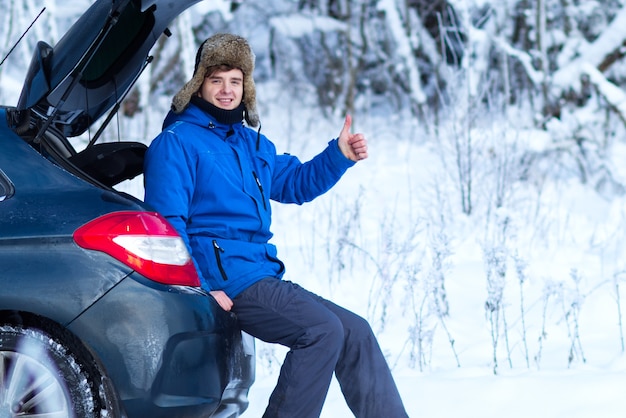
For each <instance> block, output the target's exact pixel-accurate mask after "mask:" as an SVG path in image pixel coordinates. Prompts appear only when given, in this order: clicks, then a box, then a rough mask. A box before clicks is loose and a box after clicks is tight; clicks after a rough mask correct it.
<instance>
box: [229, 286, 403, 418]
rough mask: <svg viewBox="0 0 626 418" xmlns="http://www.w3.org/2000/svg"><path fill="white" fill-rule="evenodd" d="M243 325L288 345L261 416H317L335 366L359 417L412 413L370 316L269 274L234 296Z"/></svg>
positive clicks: (262, 337)
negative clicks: (400, 393)
mask: <svg viewBox="0 0 626 418" xmlns="http://www.w3.org/2000/svg"><path fill="white" fill-rule="evenodd" d="M233 312H234V313H235V314H236V315H237V318H238V320H239V324H240V326H241V329H243V330H244V331H245V332H247V333H248V334H250V335H252V336H254V337H256V338H259V339H260V340H263V341H266V342H270V343H278V344H282V345H284V346H286V347H289V348H290V351H289V352H288V353H287V356H286V357H285V361H284V362H283V365H282V368H281V370H280V376H279V378H278V383H277V385H276V387H275V388H274V391H273V392H272V395H271V396H270V399H269V404H268V407H267V409H266V411H265V414H264V415H263V418H317V417H319V416H320V413H321V411H322V406H323V404H324V400H325V399H326V394H327V392H328V388H329V386H330V382H331V379H332V376H333V373H334V374H335V376H336V377H337V380H338V381H339V385H340V386H341V391H342V392H343V395H344V398H345V399H346V402H347V404H348V406H349V407H350V409H351V410H352V412H353V413H354V415H355V417H357V418H408V415H407V413H406V411H405V409H404V406H403V404H402V400H401V399H400V395H399V393H398V390H397V388H396V384H395V382H394V380H393V377H392V375H391V371H390V370H389V366H388V365H387V362H386V360H385V358H384V356H383V354H382V352H381V349H380V347H379V345H378V341H377V340H376V337H375V336H374V333H373V332H372V329H371V327H370V325H369V324H368V322H367V321H366V320H365V319H363V318H361V317H360V316H358V315H356V314H354V313H352V312H350V311H348V310H347V309H344V308H342V307H340V306H338V305H336V304H334V303H332V302H330V301H328V300H326V299H323V298H321V297H320V296H317V295H315V294H314V293H311V292H309V291H307V290H305V289H304V288H302V287H300V286H298V285H297V284H294V283H292V282H289V281H283V280H279V279H275V278H268V279H264V280H261V281H260V282H257V283H255V284H254V285H252V286H251V287H249V288H248V289H246V290H244V291H243V292H242V293H241V294H240V295H238V296H237V297H236V298H235V299H234V306H233Z"/></svg>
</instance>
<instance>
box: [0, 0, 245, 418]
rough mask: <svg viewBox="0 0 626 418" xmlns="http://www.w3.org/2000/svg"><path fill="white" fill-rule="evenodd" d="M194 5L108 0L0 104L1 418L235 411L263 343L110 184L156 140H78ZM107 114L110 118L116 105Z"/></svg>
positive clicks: (170, 238)
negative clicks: (80, 143) (80, 144)
mask: <svg viewBox="0 0 626 418" xmlns="http://www.w3.org/2000/svg"><path fill="white" fill-rule="evenodd" d="M197 1H198V0H187V1H185V0H176V1H171V0H151V1H147V0H144V1H140V0H122V1H111V0H99V1H97V2H95V3H94V4H93V5H92V6H91V7H90V8H89V9H88V10H87V11H86V12H85V14H84V15H83V16H82V17H81V18H80V19H79V20H78V21H77V22H76V23H75V25H73V26H72V27H71V28H70V29H69V30H68V32H67V33H66V35H65V36H64V37H63V38H62V39H61V40H60V41H59V42H58V43H57V44H56V45H55V46H54V47H51V46H50V45H48V44H46V43H44V42H40V43H39V44H38V47H37V50H36V51H35V52H34V55H33V60H32V63H31V65H30V68H29V69H28V73H27V75H26V80H25V84H24V88H23V91H22V94H21V96H20V98H19V100H18V101H17V105H16V106H4V107H0V417H2V418H4V417H18V416H20V417H28V416H46V417H55V418H65V417H77V418H78V417H79V418H84V417H87V418H89V417H123V416H128V417H237V416H239V415H240V414H241V413H242V412H243V411H244V410H245V409H246V407H247V405H248V399H247V395H248V390H249V388H250V385H251V384H252V382H253V380H254V342H253V340H252V338H251V337H249V336H247V335H245V334H242V333H241V331H240V330H239V329H238V327H237V324H236V320H235V318H234V317H233V316H232V315H231V314H229V313H227V312H225V311H223V310H221V309H220V308H219V307H218V306H217V304H216V303H215V301H214V300H213V299H212V298H211V297H210V296H209V295H208V294H207V293H206V292H205V291H203V290H202V289H201V288H200V282H199V279H198V276H197V274H196V272H195V269H194V266H193V262H192V260H191V258H190V256H189V253H188V252H187V249H186V247H185V244H184V242H183V241H182V239H181V238H180V236H178V234H177V233H176V232H175V230H174V229H173V228H172V227H171V225H169V223H168V222H167V221H166V220H165V219H164V218H163V217H161V216H160V215H159V214H158V213H155V212H154V211H152V210H151V209H150V208H149V207H147V206H146V205H145V204H144V203H143V202H142V201H140V200H138V199H136V198H134V197H132V196H129V195H127V194H124V193H120V192H118V191H116V190H115V189H113V187H114V186H115V185H117V184H118V183H119V182H121V181H123V180H126V179H130V178H133V177H135V176H137V175H139V174H141V172H142V169H143V168H142V165H143V155H144V153H145V150H146V146H145V145H143V144H141V143H135V142H115V143H99V142H98V141H97V139H98V137H99V135H97V134H96V135H95V136H94V138H93V139H92V141H91V142H90V143H89V145H88V146H87V147H84V148H83V149H81V150H80V151H79V152H78V151H77V150H76V149H75V148H74V146H73V145H72V141H71V140H70V138H71V137H74V136H78V135H81V134H82V133H83V132H85V131H86V130H87V129H88V128H89V127H90V126H91V125H92V124H93V123H94V122H95V121H96V120H98V119H100V118H101V117H103V116H104V114H105V113H107V112H115V111H116V110H117V106H118V104H119V101H120V100H121V99H122V98H123V97H124V95H125V93H126V92H128V91H129V89H130V88H131V86H132V85H133V83H134V82H135V80H136V79H137V77H138V76H139V74H140V73H141V71H142V69H143V68H144V67H145V66H146V65H148V63H149V61H150V58H149V57H148V53H149V50H150V48H151V47H152V45H153V44H154V43H155V42H156V40H157V38H158V37H159V36H161V34H162V33H163V32H164V31H166V26H167V25H168V24H169V23H170V22H171V21H172V20H173V19H174V18H175V17H176V16H177V15H178V14H180V13H181V12H182V11H183V10H185V9H186V8H188V7H189V6H191V5H192V4H194V3H196V2H197ZM110 114H112V113H110Z"/></svg>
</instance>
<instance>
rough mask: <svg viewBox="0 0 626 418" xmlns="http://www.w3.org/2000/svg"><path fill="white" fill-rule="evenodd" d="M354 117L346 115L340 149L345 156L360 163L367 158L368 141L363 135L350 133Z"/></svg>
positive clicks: (340, 138) (340, 135)
mask: <svg viewBox="0 0 626 418" xmlns="http://www.w3.org/2000/svg"><path fill="white" fill-rule="evenodd" d="M351 126H352V116H350V115H346V120H345V122H344V124H343V128H342V129H341V133H340V134H339V139H338V141H339V149H340V150H341V152H342V153H343V155H344V156H345V157H346V158H348V159H350V160H352V161H360V160H364V159H366V158H367V156H368V155H367V140H366V139H365V136H364V135H363V134H360V133H359V134H353V133H350V127H351Z"/></svg>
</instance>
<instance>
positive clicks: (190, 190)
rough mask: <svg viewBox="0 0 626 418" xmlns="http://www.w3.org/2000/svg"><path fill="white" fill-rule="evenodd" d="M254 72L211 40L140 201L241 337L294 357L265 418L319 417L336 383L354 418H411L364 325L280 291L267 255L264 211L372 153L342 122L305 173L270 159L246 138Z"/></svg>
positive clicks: (302, 198)
mask: <svg viewBox="0 0 626 418" xmlns="http://www.w3.org/2000/svg"><path fill="white" fill-rule="evenodd" d="M253 71H254V54H253V52H252V50H251V49H250V46H249V45H248V42H247V41H246V40H245V39H244V38H242V37H239V36H236V35H232V34H218V35H215V36H212V37H210V38H209V39H207V40H206V41H205V42H204V43H203V44H202V45H201V46H200V48H199V49H198V53H197V55H196V65H195V70H194V75H193V77H192V79H191V80H190V81H189V82H188V83H186V84H185V85H184V86H183V88H182V89H181V90H180V91H179V92H178V93H177V94H176V95H175V96H174V98H173V100H172V111H171V112H170V113H169V114H168V116H167V117H166V119H165V122H164V127H163V132H162V133H161V134H160V135H159V136H158V137H157V138H155V140H154V141H153V142H152V144H151V145H150V147H149V149H148V152H147V154H146V161H145V175H144V178H145V186H146V196H145V201H146V202H147V203H149V204H150V205H152V206H153V207H154V208H155V209H156V210H157V211H159V212H160V213H161V214H162V215H164V216H165V217H166V218H167V219H169V221H170V222H171V223H172V224H173V225H174V227H175V228H176V229H177V230H178V232H180V234H181V235H182V237H183V239H184V240H185V242H186V243H187V245H188V247H189V249H190V251H191V254H192V257H193V259H194V262H195V263H196V266H197V269H198V272H199V274H200V276H201V279H202V286H203V287H204V288H205V289H206V290H208V291H209V293H210V294H211V295H212V297H213V298H215V300H216V301H217V303H218V304H219V306H221V307H222V308H223V309H225V310H227V311H229V310H232V312H234V313H235V314H236V316H237V318H238V321H239V324H240V326H241V328H242V329H243V330H244V331H246V332H247V333H249V334H251V335H253V336H254V337H256V338H259V339H261V340H263V341H266V342H271V343H278V344H282V345H285V346H287V347H289V348H290V351H289V353H288V354H287V356H286V358H285V361H284V363H283V366H282V368H281V372H280V376H279V379H278V383H277V386H276V388H275V389H274V391H273V393H272V395H271V397H270V399H269V404H268V406H267V409H266V411H265V414H264V417H265V418H274V417H275V418H313V417H319V415H320V413H321V410H322V406H323V404H324V400H325V398H326V394H327V392H328V387H329V385H330V381H331V379H332V376H333V373H334V374H335V375H336V377H337V379H338V381H339V383H340V385H341V389H342V392H343V394H344V397H345V399H346V402H347V404H348V406H349V407H350V409H351V410H352V411H353V413H354V414H355V416H356V417H358V418H404V417H408V415H407V413H406V412H405V410H404V407H403V405H402V400H401V399H400V396H399V394H398V391H397V388H396V385H395V383H394V381H393V378H392V376H391V372H390V370H389V367H388V366H387V363H386V361H385V358H384V357H383V354H382V352H381V350H380V347H379V345H378V342H377V341H376V338H375V336H374V334H373V332H372V330H371V328H370V326H369V324H368V323H367V322H366V321H365V320H364V319H363V318H361V317H359V316H357V315H355V314H354V313H352V312H350V311H348V310H346V309H344V308H342V307H340V306H337V305H335V304H334V303H332V302H330V301H327V300H325V299H323V298H321V297H319V296H317V295H315V294H313V293H311V292H308V291H307V290H305V289H303V288H302V287H300V286H298V285H297V284H294V283H292V282H289V281H286V280H283V279H282V277H283V274H284V273H285V267H284V265H283V263H282V262H281V261H280V260H279V259H278V257H277V251H276V248H275V246H274V245H272V244H270V243H269V240H270V238H271V237H272V233H271V232H270V223H271V208H270V199H272V200H275V201H278V202H283V203H297V204H302V203H304V202H307V201H310V200H312V199H314V198H315V197H317V196H319V195H321V194H323V193H325V192H326V191H328V190H329V189H330V188H331V187H332V186H333V185H334V184H335V183H336V182H337V181H338V180H339V178H340V177H341V176H342V175H343V174H344V173H345V171H346V170H347V169H348V168H349V167H351V166H352V165H354V164H355V163H356V162H357V161H359V160H362V159H365V158H367V156H368V152H367V141H366V139H365V137H364V136H363V135H362V134H352V133H350V126H351V118H350V116H347V117H346V120H345V123H344V126H343V129H342V130H341V133H340V135H339V137H338V138H337V139H335V140H332V141H330V142H329V144H328V146H327V147H326V149H325V150H324V151H322V152H321V153H320V154H319V155H317V156H316V157H314V158H313V159H312V160H311V161H308V162H306V163H301V162H300V161H299V160H298V159H297V158H296V157H293V156H290V155H286V154H281V155H279V154H277V152H276V148H275V146H274V144H273V143H272V142H271V141H269V140H268V139H267V138H266V137H265V136H264V135H262V134H261V133H260V128H259V130H258V131H255V130H253V129H251V128H250V127H256V126H258V125H259V116H258V114H257V109H256V91H255V85H254V80H253V78H252V75H253ZM244 120H245V121H246V123H247V125H248V126H246V125H244V123H243V121H244Z"/></svg>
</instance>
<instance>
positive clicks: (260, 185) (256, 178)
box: [252, 171, 267, 210]
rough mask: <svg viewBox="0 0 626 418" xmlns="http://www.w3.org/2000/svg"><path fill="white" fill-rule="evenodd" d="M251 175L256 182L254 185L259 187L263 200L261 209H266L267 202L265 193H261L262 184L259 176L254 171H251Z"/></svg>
mask: <svg viewBox="0 0 626 418" xmlns="http://www.w3.org/2000/svg"><path fill="white" fill-rule="evenodd" d="M252 175H253V176H254V181H255V182H256V185H257V186H258V188H259V191H260V192H261V200H262V201H263V209H265V210H267V203H265V194H264V193H263V185H262V184H261V180H259V177H258V176H257V175H256V172H254V171H253V172H252Z"/></svg>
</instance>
